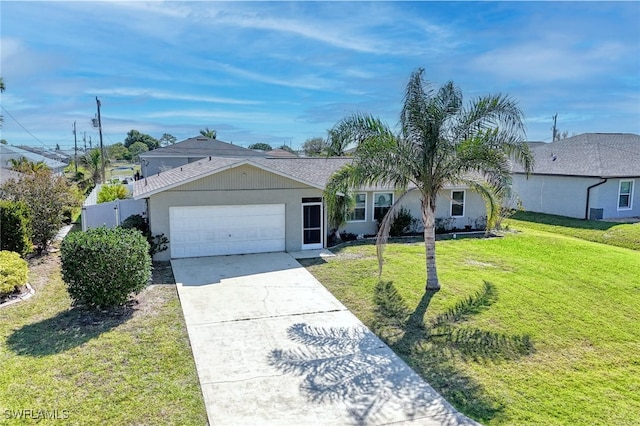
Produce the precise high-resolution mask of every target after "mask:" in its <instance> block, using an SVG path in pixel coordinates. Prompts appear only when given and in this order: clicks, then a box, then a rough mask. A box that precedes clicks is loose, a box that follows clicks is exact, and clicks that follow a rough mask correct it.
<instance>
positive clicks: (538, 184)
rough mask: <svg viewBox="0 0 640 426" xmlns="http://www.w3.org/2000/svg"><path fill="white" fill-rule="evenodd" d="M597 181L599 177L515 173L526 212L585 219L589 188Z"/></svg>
mask: <svg viewBox="0 0 640 426" xmlns="http://www.w3.org/2000/svg"><path fill="white" fill-rule="evenodd" d="M598 182H600V179H598V178H585V177H577V176H552V175H530V176H529V177H528V178H527V177H526V176H525V175H523V174H515V175H514V176H513V186H512V188H513V190H514V191H515V192H516V193H517V195H518V196H519V197H520V199H521V200H522V207H523V208H524V209H525V210H526V211H531V212H539V213H548V214H555V215H560V216H568V217H574V218H584V212H585V206H586V202H587V188H588V187H589V186H591V185H594V184H596V183H598ZM591 196H592V197H593V194H592V195H591ZM590 204H591V205H592V207H593V203H591V202H590Z"/></svg>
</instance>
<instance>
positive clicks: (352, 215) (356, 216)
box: [347, 192, 367, 222]
mask: <svg viewBox="0 0 640 426" xmlns="http://www.w3.org/2000/svg"><path fill="white" fill-rule="evenodd" d="M355 198H356V204H355V206H354V208H353V210H352V211H351V212H349V217H348V219H347V221H348V222H364V221H365V220H367V194H366V193H364V192H359V193H357V194H356V196H355Z"/></svg>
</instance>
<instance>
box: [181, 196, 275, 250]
mask: <svg viewBox="0 0 640 426" xmlns="http://www.w3.org/2000/svg"><path fill="white" fill-rule="evenodd" d="M169 229H170V235H171V237H170V243H171V257H172V258H183V257H200V256H220V255H227V254H246V253H263V252H272V251H284V250H285V205H284V204H256V205H230V206H181V207H170V208H169Z"/></svg>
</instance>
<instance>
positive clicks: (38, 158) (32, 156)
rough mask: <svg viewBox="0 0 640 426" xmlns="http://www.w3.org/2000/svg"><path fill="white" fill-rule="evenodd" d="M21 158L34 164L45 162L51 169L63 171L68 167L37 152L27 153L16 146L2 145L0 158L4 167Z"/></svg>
mask: <svg viewBox="0 0 640 426" xmlns="http://www.w3.org/2000/svg"><path fill="white" fill-rule="evenodd" d="M20 157H24V158H26V159H27V160H29V161H31V162H34V163H40V162H43V163H44V164H46V165H47V167H49V168H50V169H61V168H64V167H66V164H64V163H62V162H60V161H57V160H53V159H51V158H47V157H44V156H42V155H40V154H36V153H35V152H31V151H27V150H25V149H22V148H18V147H16V146H10V145H4V144H0V158H2V166H3V167H4V166H7V164H8V163H9V160H10V159H12V158H14V159H16V160H17V159H18V158H20Z"/></svg>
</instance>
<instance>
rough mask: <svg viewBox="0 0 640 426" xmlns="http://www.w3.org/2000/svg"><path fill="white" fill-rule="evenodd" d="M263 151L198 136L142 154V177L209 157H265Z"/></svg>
mask: <svg viewBox="0 0 640 426" xmlns="http://www.w3.org/2000/svg"><path fill="white" fill-rule="evenodd" d="M265 156H266V154H265V153H264V152H261V151H255V150H252V149H247V148H243V147H241V146H239V145H234V144H231V143H228V142H223V141H221V140H218V139H212V138H207V137H205V136H198V137H195V138H189V139H186V140H183V141H180V142H177V143H174V144H172V145H167V146H163V147H161V148H156V149H154V150H151V151H147V152H143V153H142V154H140V165H141V167H140V173H142V176H151V175H155V174H157V173H159V172H162V171H167V170H170V169H173V168H174V167H180V166H184V165H185V164H189V163H193V162H194V161H198V160H201V159H203V158H207V157H242V158H253V157H265Z"/></svg>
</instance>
